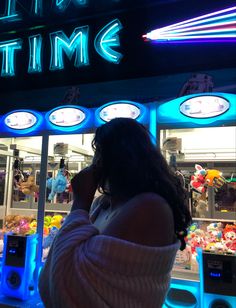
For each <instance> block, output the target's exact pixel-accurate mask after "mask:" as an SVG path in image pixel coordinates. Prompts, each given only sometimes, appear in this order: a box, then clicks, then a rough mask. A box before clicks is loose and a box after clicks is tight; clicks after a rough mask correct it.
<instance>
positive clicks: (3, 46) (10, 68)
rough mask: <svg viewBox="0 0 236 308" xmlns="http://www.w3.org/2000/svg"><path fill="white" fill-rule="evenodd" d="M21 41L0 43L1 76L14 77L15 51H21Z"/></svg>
mask: <svg viewBox="0 0 236 308" xmlns="http://www.w3.org/2000/svg"><path fill="white" fill-rule="evenodd" d="M21 47H22V40H21V39H16V40H11V41H5V42H0V52H2V54H3V60H2V70H1V76H2V77H8V76H15V51H16V50H19V49H21Z"/></svg>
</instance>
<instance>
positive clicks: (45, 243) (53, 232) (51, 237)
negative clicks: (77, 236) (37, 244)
mask: <svg viewBox="0 0 236 308" xmlns="http://www.w3.org/2000/svg"><path fill="white" fill-rule="evenodd" d="M57 232H58V228H57V227H52V228H51V230H50V232H49V234H48V235H47V236H45V237H44V238H43V248H44V249H45V248H49V247H50V246H51V244H52V242H53V240H54V237H55V236H56V234H57Z"/></svg>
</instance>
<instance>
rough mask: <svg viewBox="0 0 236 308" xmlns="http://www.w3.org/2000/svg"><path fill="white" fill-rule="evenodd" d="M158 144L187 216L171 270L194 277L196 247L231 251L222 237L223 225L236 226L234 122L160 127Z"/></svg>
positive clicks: (223, 235)
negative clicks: (183, 193)
mask: <svg viewBox="0 0 236 308" xmlns="http://www.w3.org/2000/svg"><path fill="white" fill-rule="evenodd" d="M160 144H161V148H162V152H163V155H164V156H165V158H166V159H167V161H168V162H169V164H170V166H171V167H172V168H173V170H174V171H175V172H177V173H178V174H180V175H181V178H182V182H183V183H184V185H185V187H186V189H187V190H188V192H189V207H190V210H191V213H192V217H193V224H192V225H191V227H190V228H189V232H188V236H187V248H186V249H185V251H183V252H179V253H178V254H177V258H176V262H175V267H174V272H175V273H176V272H178V274H177V277H180V278H186V277H188V273H190V272H191V274H192V273H195V274H196V275H195V276H194V277H195V278H196V279H198V264H197V262H196V248H197V247H202V248H203V249H206V250H210V251H214V252H220V253H222V252H223V251H224V252H227V253H236V247H235V242H234V244H233V242H230V241H228V242H227V239H226V237H225V234H226V233H227V230H228V229H230V228H232V229H234V228H235V229H236V226H235V224H234V223H235V221H236V180H235V174H236V127H235V126H229V127H207V128H184V129H165V130H161V131H160ZM235 240H236V239H235ZM181 272H182V274H180V273H181Z"/></svg>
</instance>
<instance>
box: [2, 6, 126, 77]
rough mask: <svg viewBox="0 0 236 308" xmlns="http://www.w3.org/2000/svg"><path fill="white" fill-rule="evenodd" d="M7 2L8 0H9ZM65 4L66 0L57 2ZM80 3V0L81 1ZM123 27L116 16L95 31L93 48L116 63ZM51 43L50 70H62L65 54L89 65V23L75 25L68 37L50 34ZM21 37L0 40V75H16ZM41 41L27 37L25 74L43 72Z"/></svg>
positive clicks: (60, 31) (56, 33) (41, 39)
mask: <svg viewBox="0 0 236 308" xmlns="http://www.w3.org/2000/svg"><path fill="white" fill-rule="evenodd" d="M9 1H10V0H9ZM62 2H63V3H64V4H65V3H67V5H68V3H69V2H68V1H67V2H65V1H61V2H59V1H58V2H57V3H58V5H59V4H62ZM77 2H78V1H77ZM80 2H81V1H80ZM34 5H35V6H34V7H35V8H37V12H39V11H38V10H39V9H40V8H41V6H40V3H39V2H37V3H36V1H35V2H34ZM121 29H122V24H121V22H120V21H119V20H118V19H115V20H113V21H111V22H109V23H108V24H107V25H105V26H104V27H103V28H102V30H101V31H99V33H98V34H97V36H96V37H95V40H94V47H95V50H96V51H97V53H98V54H99V55H100V56H101V57H102V58H103V59H104V60H106V61H108V62H111V63H114V64H118V63H119V62H120V60H121V58H122V56H123V55H122V54H121V53H119V52H118V51H116V50H114V48H117V47H120V40H119V32H120V30H121ZM49 37H50V42H51V61H50V67H49V70H51V71H55V70H62V69H64V56H67V57H68V58H69V59H70V60H72V58H73V55H75V59H74V66H75V67H76V68H79V67H81V66H85V65H89V54H88V50H89V48H88V41H89V26H87V25H86V26H82V27H76V28H75V29H74V31H73V32H72V34H71V35H70V36H69V37H68V36H67V35H66V34H65V33H64V32H63V31H62V30H59V31H56V32H52V33H49ZM22 42H23V40H22V39H21V38H17V39H15V40H9V41H3V42H0V53H2V57H3V61H2V69H1V74H0V76H1V77H11V76H15V71H16V62H17V61H16V54H17V53H16V51H18V50H21V49H22ZM42 42H43V37H42V35H41V34H35V35H33V36H30V37H29V38H28V44H29V64H28V73H29V74H31V73H40V72H42V71H43V65H42Z"/></svg>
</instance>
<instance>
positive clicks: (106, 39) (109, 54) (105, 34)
mask: <svg viewBox="0 0 236 308" xmlns="http://www.w3.org/2000/svg"><path fill="white" fill-rule="evenodd" d="M122 28H123V27H122V24H121V22H120V21H119V19H115V20H113V21H111V22H110V23H109V24H107V25H106V26H105V27H103V28H102V30H101V31H99V33H98V34H97V36H96V38H95V40H94V47H95V49H96V51H97V53H98V54H99V55H100V56H101V57H102V58H104V59H105V60H107V61H109V62H112V63H115V64H119V63H120V61H121V59H122V57H123V55H122V54H121V53H119V52H117V51H115V50H114V49H113V48H112V47H120V39H119V35H118V32H119V31H120V30H121V29H122Z"/></svg>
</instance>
